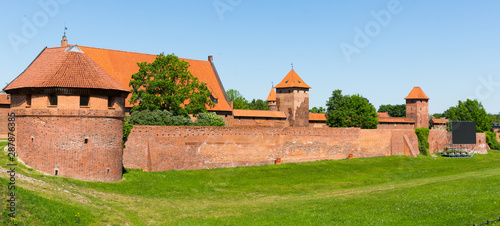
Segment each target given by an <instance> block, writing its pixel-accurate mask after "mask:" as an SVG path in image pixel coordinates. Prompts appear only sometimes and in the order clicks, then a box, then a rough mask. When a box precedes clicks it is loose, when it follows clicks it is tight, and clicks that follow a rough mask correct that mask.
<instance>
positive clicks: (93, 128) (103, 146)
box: [12, 94, 125, 182]
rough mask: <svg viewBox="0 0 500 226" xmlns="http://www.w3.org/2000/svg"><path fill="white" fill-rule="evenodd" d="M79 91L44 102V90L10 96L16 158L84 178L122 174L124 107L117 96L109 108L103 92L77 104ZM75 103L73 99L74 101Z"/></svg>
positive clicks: (107, 178) (45, 169) (114, 178)
mask: <svg viewBox="0 0 500 226" xmlns="http://www.w3.org/2000/svg"><path fill="white" fill-rule="evenodd" d="M79 99H80V96H76V95H60V96H58V105H57V106H50V105H48V104H47V103H48V95H45V94H40V95H32V98H31V105H27V102H26V95H15V94H14V95H13V98H12V106H13V107H12V112H14V114H15V115H16V136H17V140H16V144H17V154H18V157H19V160H21V161H22V162H24V163H25V164H26V165H28V166H29V167H32V168H34V169H36V170H39V171H42V172H44V173H47V174H49V175H56V174H57V175H58V176H63V177H71V178H76V179H81V180H88V181H105V182H113V181H119V180H121V178H122V156H123V144H122V143H123V141H122V137H123V132H122V131H123V108H124V99H125V97H124V96H123V97H117V98H116V99H115V102H114V104H113V107H111V108H108V98H107V96H99V95H96V96H93V95H90V101H89V106H86V107H80V106H79V103H80V101H79ZM75 103H76V104H75Z"/></svg>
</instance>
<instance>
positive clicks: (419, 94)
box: [405, 87, 429, 100]
mask: <svg viewBox="0 0 500 226" xmlns="http://www.w3.org/2000/svg"><path fill="white" fill-rule="evenodd" d="M405 99H406V100H415V99H416V100H428V99H429V97H427V95H425V93H424V91H423V90H422V89H421V88H420V87H413V89H412V90H411V91H410V94H408V96H407V97H405Z"/></svg>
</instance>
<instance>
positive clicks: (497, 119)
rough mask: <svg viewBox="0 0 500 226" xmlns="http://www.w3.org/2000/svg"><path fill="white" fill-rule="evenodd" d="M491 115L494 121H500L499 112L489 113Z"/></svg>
mask: <svg viewBox="0 0 500 226" xmlns="http://www.w3.org/2000/svg"><path fill="white" fill-rule="evenodd" d="M488 116H490V118H491V120H492V122H493V123H497V124H498V123H500V113H498V114H488Z"/></svg>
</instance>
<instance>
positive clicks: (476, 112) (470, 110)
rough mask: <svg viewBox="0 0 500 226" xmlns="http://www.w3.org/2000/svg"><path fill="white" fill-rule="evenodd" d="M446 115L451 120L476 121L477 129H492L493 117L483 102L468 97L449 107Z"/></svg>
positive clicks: (479, 130)
mask: <svg viewBox="0 0 500 226" xmlns="http://www.w3.org/2000/svg"><path fill="white" fill-rule="evenodd" d="M443 114H444V116H445V117H446V118H447V119H449V120H450V121H474V122H476V131H477V132H485V131H490V129H491V122H492V119H491V118H490V117H489V116H488V114H486V110H485V109H484V107H483V105H482V104H481V102H479V101H477V100H470V99H467V100H466V101H464V102H462V101H458V105H457V106H454V107H450V108H448V110H446V111H445V112H444V113H443Z"/></svg>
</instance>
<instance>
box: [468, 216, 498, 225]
mask: <svg viewBox="0 0 500 226" xmlns="http://www.w3.org/2000/svg"><path fill="white" fill-rule="evenodd" d="M495 221H500V217H499V218H498V219H496V220H492V221H486V223H482V224H478V225H477V226H481V225H486V224H490V223H493V222H495ZM473 225H474V226H476V224H473Z"/></svg>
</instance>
